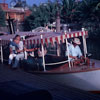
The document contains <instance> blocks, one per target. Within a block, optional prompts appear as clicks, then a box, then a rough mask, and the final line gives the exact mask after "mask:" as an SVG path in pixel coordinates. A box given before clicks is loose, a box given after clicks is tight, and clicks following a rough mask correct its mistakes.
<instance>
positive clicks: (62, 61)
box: [45, 60, 68, 65]
mask: <svg viewBox="0 0 100 100" xmlns="http://www.w3.org/2000/svg"><path fill="white" fill-rule="evenodd" d="M66 62H68V60H66V61H61V62H57V63H48V64H45V65H59V64H63V63H66Z"/></svg>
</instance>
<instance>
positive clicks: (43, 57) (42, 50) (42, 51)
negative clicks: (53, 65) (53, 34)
mask: <svg viewBox="0 0 100 100" xmlns="http://www.w3.org/2000/svg"><path fill="white" fill-rule="evenodd" d="M41 40H43V35H41ZM41 45H42V59H43V67H44V72H45V71H46V68H45V57H44V46H43V43H41Z"/></svg>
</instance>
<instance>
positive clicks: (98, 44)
mask: <svg viewBox="0 0 100 100" xmlns="http://www.w3.org/2000/svg"><path fill="white" fill-rule="evenodd" d="M87 48H88V53H91V54H92V56H91V58H93V59H98V60H100V39H90V38H89V39H87Z"/></svg>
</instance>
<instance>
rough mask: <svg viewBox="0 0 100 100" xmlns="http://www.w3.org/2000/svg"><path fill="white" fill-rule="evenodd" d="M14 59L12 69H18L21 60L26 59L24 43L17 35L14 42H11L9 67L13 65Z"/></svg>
mask: <svg viewBox="0 0 100 100" xmlns="http://www.w3.org/2000/svg"><path fill="white" fill-rule="evenodd" d="M12 44H14V45H12ZM14 57H15V62H14V64H13V65H12V68H17V67H18V65H19V60H20V59H24V47H23V42H22V41H21V38H20V36H19V35H16V36H15V38H14V41H13V42H11V44H10V55H9V65H11V63H12V60H13V58H14Z"/></svg>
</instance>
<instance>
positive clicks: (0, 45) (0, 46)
mask: <svg viewBox="0 0 100 100" xmlns="http://www.w3.org/2000/svg"><path fill="white" fill-rule="evenodd" d="M0 49H1V50H0V51H1V63H2V64H3V49H2V40H1V44H0Z"/></svg>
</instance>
